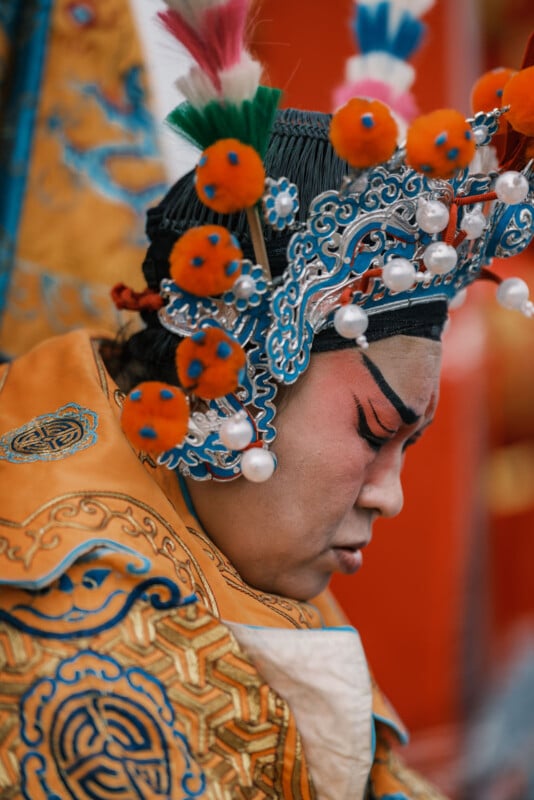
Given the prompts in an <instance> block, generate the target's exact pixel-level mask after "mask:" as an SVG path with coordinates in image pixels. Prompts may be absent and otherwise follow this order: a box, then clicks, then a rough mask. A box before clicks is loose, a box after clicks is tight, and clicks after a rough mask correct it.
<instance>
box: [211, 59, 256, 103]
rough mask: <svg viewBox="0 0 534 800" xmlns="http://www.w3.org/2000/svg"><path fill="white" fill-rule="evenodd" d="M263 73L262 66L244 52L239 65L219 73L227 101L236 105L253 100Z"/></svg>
mask: <svg viewBox="0 0 534 800" xmlns="http://www.w3.org/2000/svg"><path fill="white" fill-rule="evenodd" d="M261 72H262V67H261V64H259V63H258V62H257V61H254V60H253V59H252V58H251V56H250V55H249V54H248V53H247V52H246V51H244V52H243V54H242V56H241V60H240V61H239V62H238V63H237V64H234V65H233V66H231V67H230V68H229V69H226V70H223V71H222V72H220V73H219V78H220V80H221V85H222V94H223V97H224V98H225V100H230V101H231V102H234V103H241V102H242V101H243V100H252V98H253V97H254V95H255V94H256V89H257V88H258V85H259V82H260V78H261Z"/></svg>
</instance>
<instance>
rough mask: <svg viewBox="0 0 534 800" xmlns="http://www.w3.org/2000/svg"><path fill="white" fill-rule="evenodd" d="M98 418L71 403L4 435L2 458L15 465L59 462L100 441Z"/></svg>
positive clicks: (0, 443)
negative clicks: (97, 431) (57, 460)
mask: <svg viewBox="0 0 534 800" xmlns="http://www.w3.org/2000/svg"><path fill="white" fill-rule="evenodd" d="M97 421H98V418H97V415H96V414H95V413H94V411H90V410H89V409H87V408H82V407H81V406H79V405H77V404H76V403H69V404H68V405H66V406H62V407H61V408H58V410H57V411H55V412H54V413H52V414H43V415H42V416H40V417H35V419H33V420H31V422H28V423H27V424H26V425H23V426H21V427H20V428H16V429H15V430H13V431H9V432H8V433H6V434H4V435H3V436H0V459H2V458H3V459H5V460H7V461H14V462H24V461H55V460H56V459H60V458H66V457H67V456H71V455H74V453H77V452H79V451H80V450H85V449H86V448H87V447H90V446H91V445H93V444H95V442H96V438H97V437H96V427H97Z"/></svg>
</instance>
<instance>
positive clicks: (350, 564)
mask: <svg viewBox="0 0 534 800" xmlns="http://www.w3.org/2000/svg"><path fill="white" fill-rule="evenodd" d="M364 546H365V545H359V546H356V547H333V548H332V550H333V552H334V554H335V557H336V559H337V562H338V564H339V571H340V572H342V573H343V574H344V575H353V574H354V573H355V572H357V571H358V570H359V569H360V567H361V566H362V564H363V554H362V551H361V548H362V547H364Z"/></svg>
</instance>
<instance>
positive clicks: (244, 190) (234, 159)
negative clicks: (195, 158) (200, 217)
mask: <svg viewBox="0 0 534 800" xmlns="http://www.w3.org/2000/svg"><path fill="white" fill-rule="evenodd" d="M195 186H196V190H197V194H198V196H199V198H200V200H201V201H202V202H203V203H204V204H205V205H206V206H208V208H211V209H212V210H213V211H218V212H219V213H220V214H232V213H233V212H234V211H241V210H242V209H244V208H248V207H249V206H253V205H254V204H255V203H257V202H258V200H259V199H260V197H261V196H262V194H263V192H264V188H265V168H264V166H263V162H262V160H261V158H260V157H259V155H258V153H257V151H256V150H254V148H253V147H251V146H250V145H248V144H243V142H240V141H239V140H238V139H220V140H219V141H218V142H215V144H212V145H211V146H210V147H207V148H206V150H204V152H203V153H202V155H201V157H200V161H199V162H198V166H197V168H196V178H195Z"/></svg>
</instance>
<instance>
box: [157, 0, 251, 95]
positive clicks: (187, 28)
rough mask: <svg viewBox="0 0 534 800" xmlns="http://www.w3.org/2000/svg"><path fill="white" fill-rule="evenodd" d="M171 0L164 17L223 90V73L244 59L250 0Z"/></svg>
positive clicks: (160, 13) (162, 17) (178, 38)
mask: <svg viewBox="0 0 534 800" xmlns="http://www.w3.org/2000/svg"><path fill="white" fill-rule="evenodd" d="M167 2H168V5H169V6H171V7H170V8H169V9H168V10H167V11H160V12H158V16H159V18H160V20H161V21H162V22H163V24H164V26H165V28H166V29H167V30H168V31H169V33H170V34H172V36H174V38H175V39H177V40H178V41H179V42H180V43H181V44H182V45H183V46H184V47H185V48H186V49H187V50H188V51H189V53H190V54H191V55H192V57H193V58H194V60H195V61H196V62H197V65H198V67H199V68H200V70H201V71H202V72H204V73H205V74H206V75H207V76H208V77H209V79H210V81H211V82H212V84H213V86H214V87H215V88H216V89H217V90H218V91H219V92H220V91H221V89H222V87H221V79H220V73H221V72H222V71H224V70H227V69H229V68H230V67H232V66H234V64H237V63H239V62H240V61H241V59H242V55H243V52H244V45H243V40H244V34H245V24H246V19H247V6H248V0H224V2H221V0H216V2H213V0H212V2H208V1H207V0H203V1H202V0H201V2H200V3H196V2H178V0H167ZM257 85H258V84H256V86H255V87H254V91H255V90H256V88H257ZM254 91H253V92H252V96H253V94H254ZM186 96H187V95H186ZM188 99H189V100H190V101H192V99H191V98H189V97H188Z"/></svg>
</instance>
